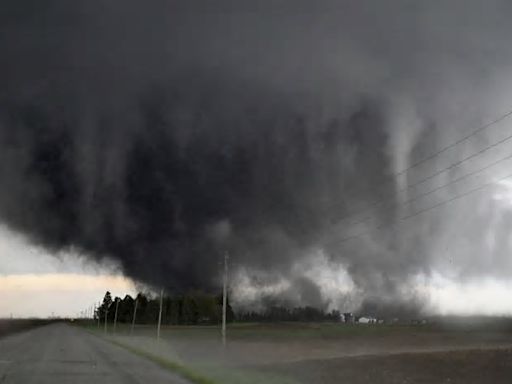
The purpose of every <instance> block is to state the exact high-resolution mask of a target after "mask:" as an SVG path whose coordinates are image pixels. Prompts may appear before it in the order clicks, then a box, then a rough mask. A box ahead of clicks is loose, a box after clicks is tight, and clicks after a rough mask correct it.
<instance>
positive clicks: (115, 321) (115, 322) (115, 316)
mask: <svg viewBox="0 0 512 384" xmlns="http://www.w3.org/2000/svg"><path fill="white" fill-rule="evenodd" d="M120 301H121V300H117V299H116V313H115V314H114V335H115V334H116V327H117V309H118V308H119V302H120Z"/></svg>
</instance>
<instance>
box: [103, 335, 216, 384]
mask: <svg viewBox="0 0 512 384" xmlns="http://www.w3.org/2000/svg"><path fill="white" fill-rule="evenodd" d="M104 340H107V341H109V342H111V343H112V344H114V345H117V346H118V347H121V348H124V349H126V350H127V351H130V352H131V353H133V354H135V355H137V356H140V357H144V358H146V359H148V360H150V361H152V362H154V363H156V364H158V365H159V366H160V367H162V368H164V369H167V370H169V371H171V372H174V373H176V374H178V375H180V376H181V377H183V378H184V379H187V380H189V381H190V382H191V383H194V384H218V383H217V382H216V381H214V380H212V379H210V378H208V377H205V376H203V375H201V374H198V373H197V372H195V371H194V370H193V369H191V368H189V367H187V366H185V365H183V364H180V363H177V362H174V361H170V360H168V359H165V358H163V357H161V356H158V355H156V354H154V353H151V352H148V351H145V350H143V349H140V348H136V347H133V346H131V345H126V344H124V343H121V342H119V341H117V340H112V339H109V338H104Z"/></svg>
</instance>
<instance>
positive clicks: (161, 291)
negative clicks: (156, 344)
mask: <svg viewBox="0 0 512 384" xmlns="http://www.w3.org/2000/svg"><path fill="white" fill-rule="evenodd" d="M163 301H164V289H163V288H162V289H161V290H160V311H159V312H158V327H157V329H156V341H160V326H161V325H162V305H163Z"/></svg>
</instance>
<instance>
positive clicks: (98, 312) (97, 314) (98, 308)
mask: <svg viewBox="0 0 512 384" xmlns="http://www.w3.org/2000/svg"><path fill="white" fill-rule="evenodd" d="M96 308H97V309H96ZM94 310H95V311H96V316H98V329H100V304H98V307H96V304H94Z"/></svg>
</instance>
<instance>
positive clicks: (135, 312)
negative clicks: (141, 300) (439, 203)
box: [130, 296, 138, 335]
mask: <svg viewBox="0 0 512 384" xmlns="http://www.w3.org/2000/svg"><path fill="white" fill-rule="evenodd" d="M137 303H138V296H137V297H135V307H134V308H133V318H132V328H131V330H130V335H133V329H134V328H135V317H136V316H137Z"/></svg>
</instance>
